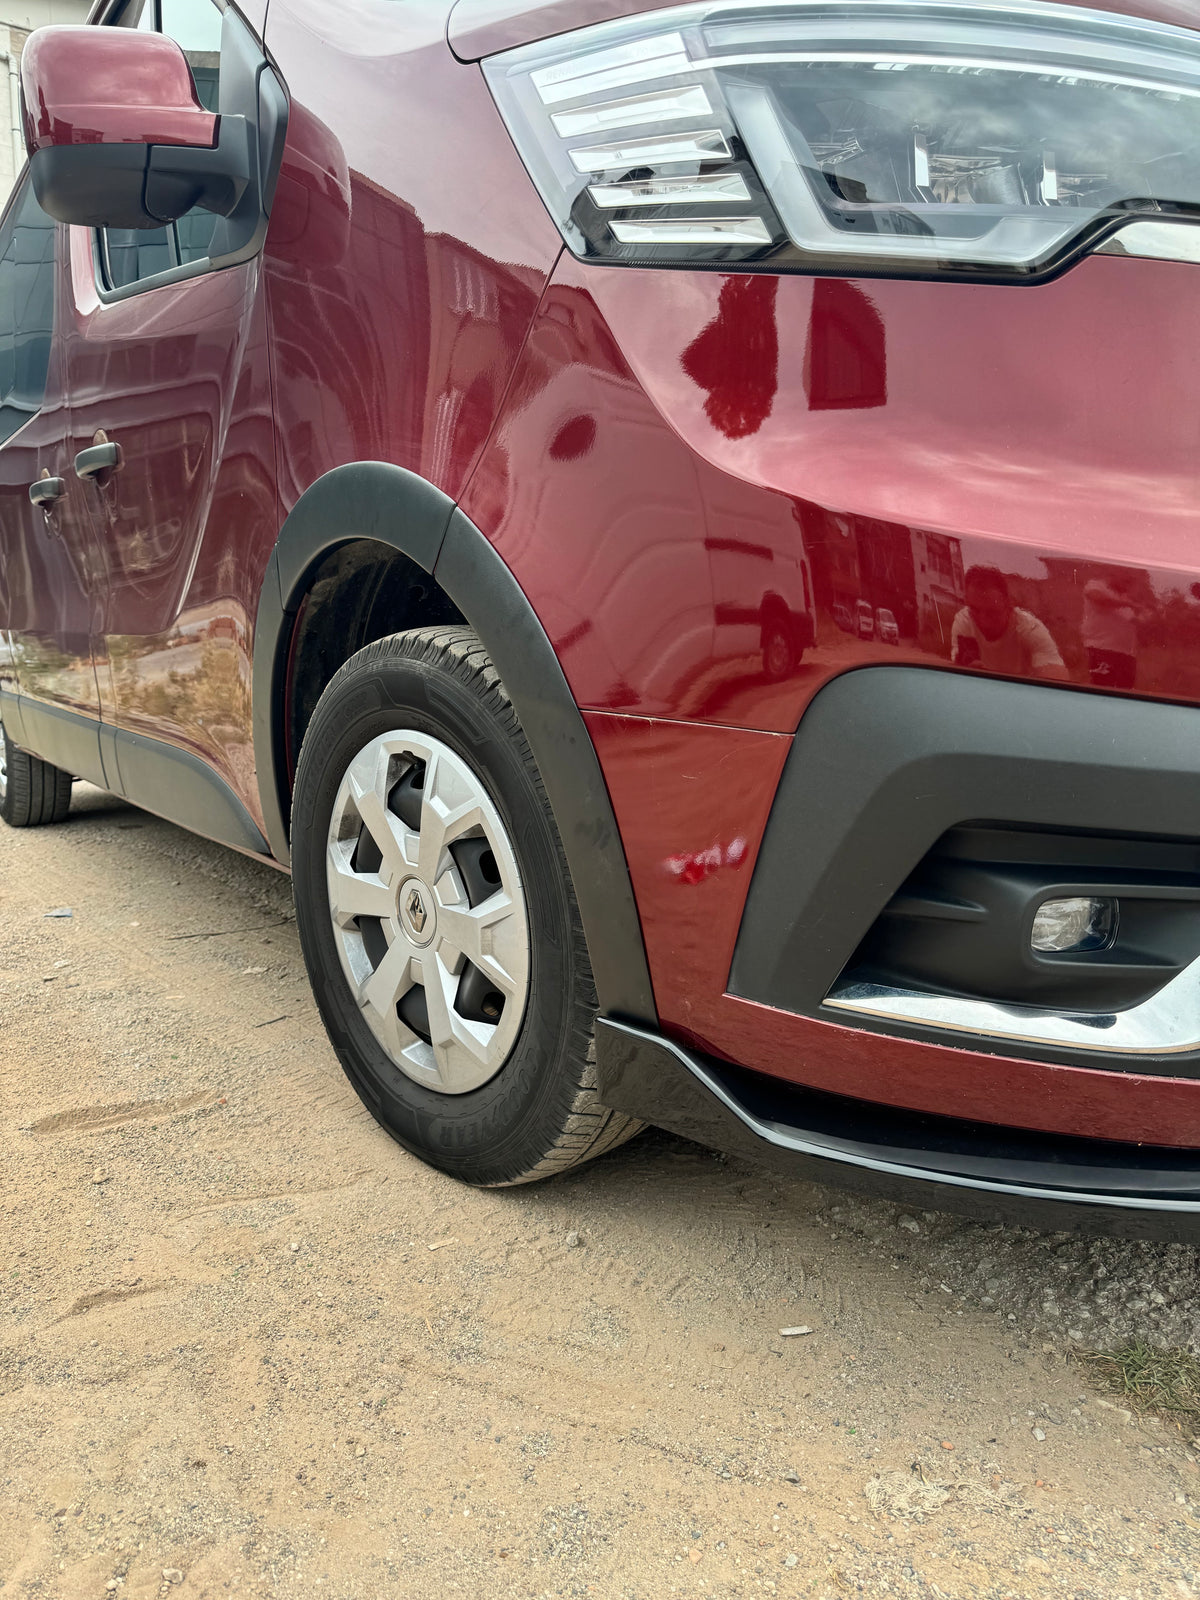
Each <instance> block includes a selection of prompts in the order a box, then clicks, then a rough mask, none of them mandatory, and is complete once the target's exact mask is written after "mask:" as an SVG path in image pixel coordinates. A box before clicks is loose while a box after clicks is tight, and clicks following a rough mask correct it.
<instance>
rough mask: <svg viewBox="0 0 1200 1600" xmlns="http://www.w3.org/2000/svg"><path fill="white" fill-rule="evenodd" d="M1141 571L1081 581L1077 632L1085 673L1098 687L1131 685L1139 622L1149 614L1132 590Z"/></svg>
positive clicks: (1135, 659)
mask: <svg viewBox="0 0 1200 1600" xmlns="http://www.w3.org/2000/svg"><path fill="white" fill-rule="evenodd" d="M1139 578H1140V579H1141V580H1142V581H1143V582H1144V581H1145V579H1144V575H1143V574H1135V573H1130V572H1121V571H1119V570H1117V571H1113V572H1111V573H1109V574H1108V576H1107V577H1106V578H1093V579H1092V580H1091V582H1090V583H1087V584H1085V585H1084V590H1083V624H1082V627H1081V629H1080V632H1081V634H1082V636H1083V645H1084V649H1085V650H1086V651H1087V658H1088V677H1089V678H1090V679H1091V681H1092V682H1093V683H1094V684H1095V685H1096V687H1097V688H1098V689H1132V688H1133V687H1134V684H1135V682H1136V679H1137V646H1138V633H1137V630H1138V623H1139V621H1142V620H1144V619H1145V618H1146V617H1148V616H1149V615H1150V612H1149V610H1148V608H1147V607H1145V606H1143V605H1142V604H1141V603H1140V597H1139V596H1138V594H1137V593H1136V592H1135V590H1136V587H1137V584H1138V581H1139Z"/></svg>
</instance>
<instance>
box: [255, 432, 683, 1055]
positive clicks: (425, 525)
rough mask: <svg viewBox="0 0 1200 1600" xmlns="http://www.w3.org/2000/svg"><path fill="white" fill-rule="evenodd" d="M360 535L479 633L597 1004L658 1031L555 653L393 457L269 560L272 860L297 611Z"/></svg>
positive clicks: (357, 469)
mask: <svg viewBox="0 0 1200 1600" xmlns="http://www.w3.org/2000/svg"><path fill="white" fill-rule="evenodd" d="M361 539H366V540H372V541H374V542H377V543H379V544H384V545H389V546H391V547H392V548H393V549H394V550H396V551H398V552H399V553H400V554H402V555H404V556H407V557H408V558H409V559H410V560H412V561H415V562H416V563H417V565H418V566H420V567H422V568H423V569H424V571H426V572H427V573H429V574H430V575H431V576H432V577H433V578H434V580H435V581H436V582H437V583H438V585H439V586H440V588H441V589H442V590H443V592H444V593H445V594H446V595H447V596H448V597H449V599H450V600H451V601H452V602H453V604H454V605H455V606H456V607H457V608H458V610H459V611H460V612H461V613H462V616H463V617H464V618H465V620H466V622H467V625H468V626H469V627H471V628H474V630H475V631H476V632H477V633H478V634H479V637H480V639H481V641H482V642H483V645H484V647H485V649H486V650H487V651H488V654H489V655H490V656H491V658H492V660H493V662H494V663H495V666H496V670H497V671H498V672H499V674H500V676H501V678H502V680H503V682H504V685H505V688H506V689H507V691H508V693H509V695H510V697H511V699H512V702H513V705H514V707H515V708H516V711H517V715H518V717H519V718H520V720H521V725H522V727H523V728H524V730H525V736H526V738H527V739H528V740H529V745H530V748H531V750H532V751H533V755H534V759H535V760H536V762H537V764H538V769H539V771H540V772H541V775H542V781H543V783H544V784H545V786H546V793H547V795H548V797H549V799H550V804H551V806H552V807H553V809H554V814H555V818H556V820H557V822H558V827H559V831H560V833H561V835H562V841H563V849H564V850H565V852H566V856H567V862H568V865H569V866H570V869H571V876H572V880H573V882H574V886H575V893H576V898H577V900H578V903H579V911H580V916H581V918H582V920H583V926H584V933H585V935H586V937H587V943H588V952H589V955H590V957H591V962H592V971H593V974H594V976H595V980H596V990H597V995H598V998H599V1002H600V1009H601V1011H602V1012H603V1013H604V1014H605V1015H608V1016H618V1017H626V1018H628V1019H630V1020H635V1021H647V1022H651V1023H653V1021H654V1020H655V1019H656V1016H657V1013H656V1009H655V1005H654V992H653V988H652V985H651V982H650V971H649V966H648V964H647V960H646V953H645V946H644V943H643V939H642V931H641V922H640V919H639V916H638V911H637V904H636V900H635V898H634V893H633V885H632V883H631V881H630V877H629V868H628V864H627V863H626V860H625V850H624V845H623V844H622V841H621V835H620V832H619V830H618V828H617V822H616V817H615V815H614V814H613V809H612V803H611V801H610V799H609V795H608V788H607V785H606V784H605V781H604V775H603V773H602V771H601V769H600V763H599V760H598V758H597V756H596V752H595V749H594V747H593V745H592V741H591V738H590V736H589V734H588V731H587V728H586V726H585V724H584V721H583V718H582V716H581V715H580V712H579V707H578V706H577V705H576V703H575V698H574V696H573V695H572V693H571V690H570V687H569V686H568V684H567V680H566V678H565V676H564V675H563V671H562V667H561V666H560V664H559V661H558V657H557V656H556V655H555V653H554V647H553V645H552V644H551V643H550V640H549V638H548V637H547V635H546V631H545V629H544V628H543V626H542V624H541V622H540V620H539V618H538V616H537V613H536V612H535V611H534V609H533V607H532V606H531V605H530V603H529V600H528V599H527V598H526V595H525V593H524V591H523V590H522V588H521V586H520V584H519V583H518V581H517V579H516V578H515V577H514V575H513V573H512V572H511V570H510V569H509V567H508V566H507V564H506V563H505V562H504V560H503V559H502V558H501V556H500V555H499V554H498V552H497V551H496V550H495V549H494V548H493V546H492V545H491V543H490V542H489V541H488V539H487V538H486V537H485V536H484V534H483V533H481V532H480V530H479V529H478V528H477V527H476V526H475V524H474V523H473V522H471V521H470V519H469V518H468V517H466V516H465V515H464V514H463V512H461V511H460V510H458V509H457V507H456V506H455V504H454V502H453V501H452V500H451V499H450V498H449V496H448V495H445V494H443V493H442V491H441V490H439V489H438V488H436V487H435V486H434V485H433V484H431V483H429V482H428V481H427V480H426V479H424V478H422V477H420V476H419V475H418V474H416V473H413V472H409V471H406V470H405V469H404V468H403V467H397V466H394V465H392V464H390V463H388V462H382V461H362V462H352V463H348V464H347V465H345V466H341V467H336V468H334V469H333V470H332V471H331V472H328V473H326V474H325V475H324V476H323V477H321V478H318V479H317V481H316V482H315V483H314V484H312V485H311V487H310V488H309V489H307V490H306V491H305V493H304V494H303V495H302V496H301V497H300V499H299V500H298V501H297V502H296V505H295V506H294V507H293V509H292V511H291V512H290V514H289V515H288V517H287V519H286V520H285V522H284V524H283V527H282V529H281V530H280V534H279V539H278V541H277V542H276V545H275V548H274V550H273V551H272V553H271V557H270V560H269V561H268V564H267V569H266V573H265V575H264V579H263V585H262V590H261V593H260V598H259V606H258V616H257V622H256V626H255V632H254V662H253V719H254V751H255V761H256V765H257V769H258V785H259V795H260V801H261V805H262V810H263V816H264V820H265V825H266V832H267V837H268V838H269V840H270V843H271V848H272V850H273V852H274V854H275V855H276V857H277V858H278V859H279V860H280V861H281V862H284V863H286V862H288V860H289V859H290V845H289V837H288V817H289V813H290V805H291V795H290V786H289V778H288V772H287V761H286V755H285V743H284V738H285V735H284V714H285V707H286V697H287V683H288V669H289V659H290V650H291V641H292V637H293V633H294V625H295V619H296V615H297V613H298V611H299V609H300V606H301V604H302V603H303V600H304V598H305V595H306V594H307V591H308V578H309V575H310V574H311V573H312V571H313V569H314V567H315V566H316V565H317V564H318V563H319V562H320V561H321V560H322V559H323V557H325V556H326V555H328V554H329V553H330V552H331V551H333V550H335V549H337V548H338V546H340V545H343V544H348V543H351V542H354V541H357V540H361Z"/></svg>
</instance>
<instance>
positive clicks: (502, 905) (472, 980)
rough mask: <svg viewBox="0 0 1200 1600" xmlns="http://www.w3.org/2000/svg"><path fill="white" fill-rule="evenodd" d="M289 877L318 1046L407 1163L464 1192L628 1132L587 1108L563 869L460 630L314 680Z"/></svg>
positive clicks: (589, 999) (523, 1178)
mask: <svg viewBox="0 0 1200 1600" xmlns="http://www.w3.org/2000/svg"><path fill="white" fill-rule="evenodd" d="M292 870H293V881H294V885H295V896H296V913H297V922H298V925H299V930H300V939H301V944H302V947H303V950H304V958H305V962H306V965H307V967H308V973H309V977H310V979H311V981H312V985H313V990H314V992H315V994H316V998H317V1004H318V1006H319V1007H320V1010H321V1015H322V1017H323V1019H324V1022H325V1026H326V1029H327V1030H328V1033H329V1037H330V1039H331V1041H332V1043H333V1046H334V1049H335V1050H336V1051H337V1054H338V1058H339V1059H340V1061H341V1063H342V1066H343V1067H344V1069H345V1071H346V1074H347V1076H348V1077H349V1079H350V1081H351V1083H352V1084H353V1086H354V1088H355V1089H356V1090H357V1092H358V1094H359V1095H360V1097H361V1098H362V1100H363V1102H364V1103H365V1104H366V1106H367V1107H368V1109H369V1110H370V1111H371V1112H372V1114H373V1115H374V1116H375V1117H376V1118H377V1119H378V1121H379V1122H380V1123H381V1124H382V1125H383V1126H384V1127H385V1128H386V1129H387V1130H388V1132H389V1133H391V1134H392V1135H393V1137H394V1138H396V1139H397V1140H398V1141H399V1142H400V1143H401V1144H403V1145H404V1146H405V1147H406V1148H407V1149H409V1150H412V1151H413V1152H414V1153H415V1154H416V1155H419V1156H421V1157H422V1158H423V1159H424V1160H426V1161H428V1162H430V1163H431V1164H432V1165H433V1166H436V1167H440V1168H441V1169H442V1170H443V1171H446V1172H449V1173H452V1174H453V1175H455V1176H456V1177H459V1178H462V1179H464V1180H465V1181H467V1182H469V1183H475V1184H481V1185H499V1184H513V1183H526V1182H530V1181H531V1180H533V1179H536V1178H542V1177H548V1176H550V1175H551V1174H552V1173H555V1172H560V1171H563V1170H564V1169H565V1168H567V1167H571V1166H575V1165H577V1164H578V1163H579V1162H582V1161H586V1160H589V1159H590V1158H591V1157H593V1156H596V1155H600V1154H601V1153H602V1152H603V1151H605V1150H610V1149H612V1148H613V1147H614V1146H615V1145H617V1144H620V1143H622V1142H623V1141H624V1140H625V1139H627V1138H629V1137H630V1135H631V1134H633V1133H635V1132H636V1131H637V1128H638V1126H639V1124H637V1123H636V1122H633V1121H631V1120H630V1119H629V1118H626V1117H623V1116H621V1115H619V1114H618V1113H616V1112H612V1111H609V1110H608V1109H607V1108H605V1107H604V1106H602V1105H601V1104H600V1103H599V1101H598V1099H597V1097H596V1091H595V1068H594V1051H593V1046H592V1029H593V1025H594V1022H595V1016H596V999H595V990H594V985H593V981H592V972H591V965H590V963H589V961H588V955H587V946H586V944H585V942H584V937H583V929H582V925H581V923H580V920H579V912H578V908H577V906H576V904H575V896H574V892H573V890H572V887H571V879H570V874H569V872H568V869H567V864H566V859H565V857H564V855H563V851H562V845H561V842H560V840H559V837H558V830H557V828H556V827H555V823H554V816H553V813H552V811H551V809H550V806H549V803H548V801H547V799H546V795H545V792H544V791H543V789H542V784H541V779H540V776H539V774H538V771H537V767H536V765H535V763H534V760H533V756H532V754H531V752H530V750H529V746H528V744H527V742H526V740H525V736H524V733H523V732H522V729H521V726H520V723H519V722H518V720H517V716H516V713H515V711H514V709H513V706H512V703H511V701H510V700H509V699H508V696H507V694H506V693H505V691H504V686H503V684H502V683H501V681H500V678H499V676H498V674H497V673H496V670H495V668H494V667H493V666H492V663H491V661H490V659H489V658H488V656H487V654H486V652H485V651H484V649H483V647H482V645H481V644H480V642H479V639H478V637H477V636H476V635H475V634H474V633H472V632H470V631H469V630H467V629H465V628H421V629H416V630H414V631H413V632H410V633H404V634H396V635H394V636H393V637H391V638H388V639H382V640H379V641H378V642H377V643H375V644H372V645H368V646H367V648H366V649H365V650H360V651H359V652H358V654H357V655H355V656H352V657H351V659H350V660H349V661H348V662H346V664H345V665H344V666H343V667H342V668H341V670H340V671H339V672H338V673H337V675H336V676H335V677H334V678H333V680H332V681H331V682H330V684H329V685H328V687H327V688H326V690H325V692H324V694H323V695H322V697H321V700H320V703H319V704H318V706H317V709H316V711H315V712H314V714H313V718H312V722H311V723H310V724H309V728H308V731H307V733H306V735H305V739H304V745H303V748H302V750H301V753H300V762H299V766H298V769H297V773H296V789H295V797H294V802H293V812H292Z"/></svg>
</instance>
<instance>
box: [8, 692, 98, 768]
mask: <svg viewBox="0 0 1200 1600" xmlns="http://www.w3.org/2000/svg"><path fill="white" fill-rule="evenodd" d="M14 699H16V700H17V707H16V716H13V715H12V713H11V711H10V705H11V703H12V701H13V700H14ZM4 725H5V727H6V728H7V729H8V731H9V733H10V734H11V735H12V736H13V738H14V740H15V741H16V742H17V743H18V744H20V745H21V746H22V748H23V749H25V750H28V751H29V753H30V755H35V756H38V757H39V758H40V759H41V760H42V761H49V762H50V764H51V765H52V766H55V767H58V768H60V769H61V770H62V771H63V772H69V773H71V775H72V776H73V777H76V778H86V779H87V781H88V782H89V783H94V784H97V785H98V786H99V787H100V788H102V789H103V788H107V787H108V784H107V782H106V779H105V774H104V763H103V761H102V759H101V756H100V737H99V730H100V724H99V722H97V721H96V719H95V718H94V717H88V716H85V715H84V714H83V713H82V712H79V711H71V710H69V709H68V708H67V707H66V706H56V705H52V704H51V703H50V702H49V701H46V700H33V699H31V698H30V697H29V695H26V694H23V695H18V696H13V695H11V694H6V695H5V696H4ZM18 727H19V728H20V734H19V735H18V733H17V729H18Z"/></svg>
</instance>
